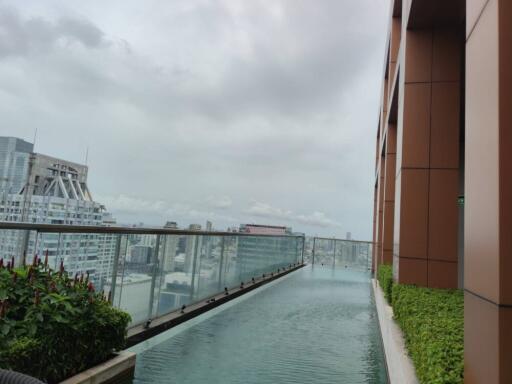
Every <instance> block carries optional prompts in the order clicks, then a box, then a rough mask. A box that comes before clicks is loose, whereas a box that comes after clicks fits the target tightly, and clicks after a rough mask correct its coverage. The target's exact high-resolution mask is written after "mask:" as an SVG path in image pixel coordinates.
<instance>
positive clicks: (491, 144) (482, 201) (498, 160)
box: [464, 0, 512, 384]
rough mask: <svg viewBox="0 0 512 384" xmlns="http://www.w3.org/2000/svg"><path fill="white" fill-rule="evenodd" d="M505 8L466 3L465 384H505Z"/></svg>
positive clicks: (510, 204)
mask: <svg viewBox="0 0 512 384" xmlns="http://www.w3.org/2000/svg"><path fill="white" fill-rule="evenodd" d="M510 20H512V2H510V1H509V0H489V1H487V2H483V1H481V2H480V1H479V2H476V1H473V2H468V3H467V34H466V155H465V156H466V161H465V165H466V168H465V184H466V186H465V193H466V196H465V212H464V221H465V223H464V224H465V238H464V252H465V255H464V285H465V286H464V288H465V292H464V300H465V303H464V312H465V313H464V328H465V329H464V338H465V340H464V354H465V365H464V367H465V373H464V377H465V378H464V380H465V383H469V384H473V383H486V384H487V383H488V384H498V383H499V384H505V383H512V364H511V361H512V360H511V356H512V282H511V279H510V276H511V275H512V235H511V231H512V160H511V158H510V156H511V155H510V154H511V153H512V108H511V100H512V25H511V23H510Z"/></svg>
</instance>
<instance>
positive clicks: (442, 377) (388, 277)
mask: <svg viewBox="0 0 512 384" xmlns="http://www.w3.org/2000/svg"><path fill="white" fill-rule="evenodd" d="M377 279H378V280H379V284H380V286H381V287H382V289H383V291H384V295H385V296H386V299H387V300H388V302H389V303H390V305H391V306H392V307H393V313H394V318H395V321H396V322H397V323H398V325H399V326H400V328H401V329H402V332H403V334H404V337H405V343H406V347H407V350H408V352H409V355H410V357H411V359H412V361H413V363H414V367H415V369H416V375H417V377H418V380H419V381H420V383H422V384H462V383H463V382H464V296H463V293H462V291H460V290H444V289H431V288H423V287H417V286H412V285H402V284H395V283H394V282H393V277H392V268H391V266H388V265H382V266H380V267H379V270H378V273H377Z"/></svg>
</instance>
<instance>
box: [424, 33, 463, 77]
mask: <svg viewBox="0 0 512 384" xmlns="http://www.w3.org/2000/svg"><path fill="white" fill-rule="evenodd" d="M464 44H465V41H464V38H463V36H461V34H460V33H459V31H458V29H447V28H443V29H441V28H439V29H436V30H434V35H433V50H432V81H460V77H461V70H460V69H461V68H460V66H461V53H462V49H463V47H464Z"/></svg>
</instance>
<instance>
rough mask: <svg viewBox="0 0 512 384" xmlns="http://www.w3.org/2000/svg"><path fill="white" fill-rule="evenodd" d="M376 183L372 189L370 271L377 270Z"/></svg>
mask: <svg viewBox="0 0 512 384" xmlns="http://www.w3.org/2000/svg"><path fill="white" fill-rule="evenodd" d="M377 207H378V205H377V185H375V188H374V190H373V237H372V261H371V263H372V265H371V268H372V272H376V271H377V252H376V249H377V246H376V245H377V216H378V215H377Z"/></svg>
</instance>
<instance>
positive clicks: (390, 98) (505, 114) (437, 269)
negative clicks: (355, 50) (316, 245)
mask: <svg viewBox="0 0 512 384" xmlns="http://www.w3.org/2000/svg"><path fill="white" fill-rule="evenodd" d="M390 4H391V9H390V13H389V21H390V22H389V25H390V28H389V33H388V41H387V46H386V54H385V58H384V66H383V73H382V84H383V86H382V94H381V100H382V101H381V108H380V116H379V119H378V124H376V125H377V126H376V128H377V129H376V153H375V155H376V157H375V165H376V166H375V184H374V185H375V189H374V231H373V233H374V235H373V241H374V243H375V247H374V249H373V268H374V270H376V269H377V268H378V267H379V265H380V264H389V265H392V268H393V277H394V280H395V281H396V282H398V283H402V284H414V285H418V286H426V287H431V288H462V289H464V313H465V317H464V332H465V334H464V340H465V341H464V357H465V361H464V370H465V371H464V382H465V383H486V384H487V383H489V384H498V383H512V364H510V356H511V355H512V343H511V340H512V338H511V335H512V284H510V283H509V282H508V277H509V276H510V275H511V274H512V262H511V261H512V257H511V256H512V241H511V239H512V237H511V236H510V228H511V224H512V182H511V180H512V177H511V176H512V168H511V164H512V161H511V159H510V157H511V156H510V153H511V149H512V134H511V132H512V128H511V125H512V108H511V95H512V43H511V41H512V38H511V36H512V23H511V20H512V1H510V0H487V1H484V0H479V1H464V0H450V1H446V0H394V1H391V2H390ZM376 120H377V119H376Z"/></svg>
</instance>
